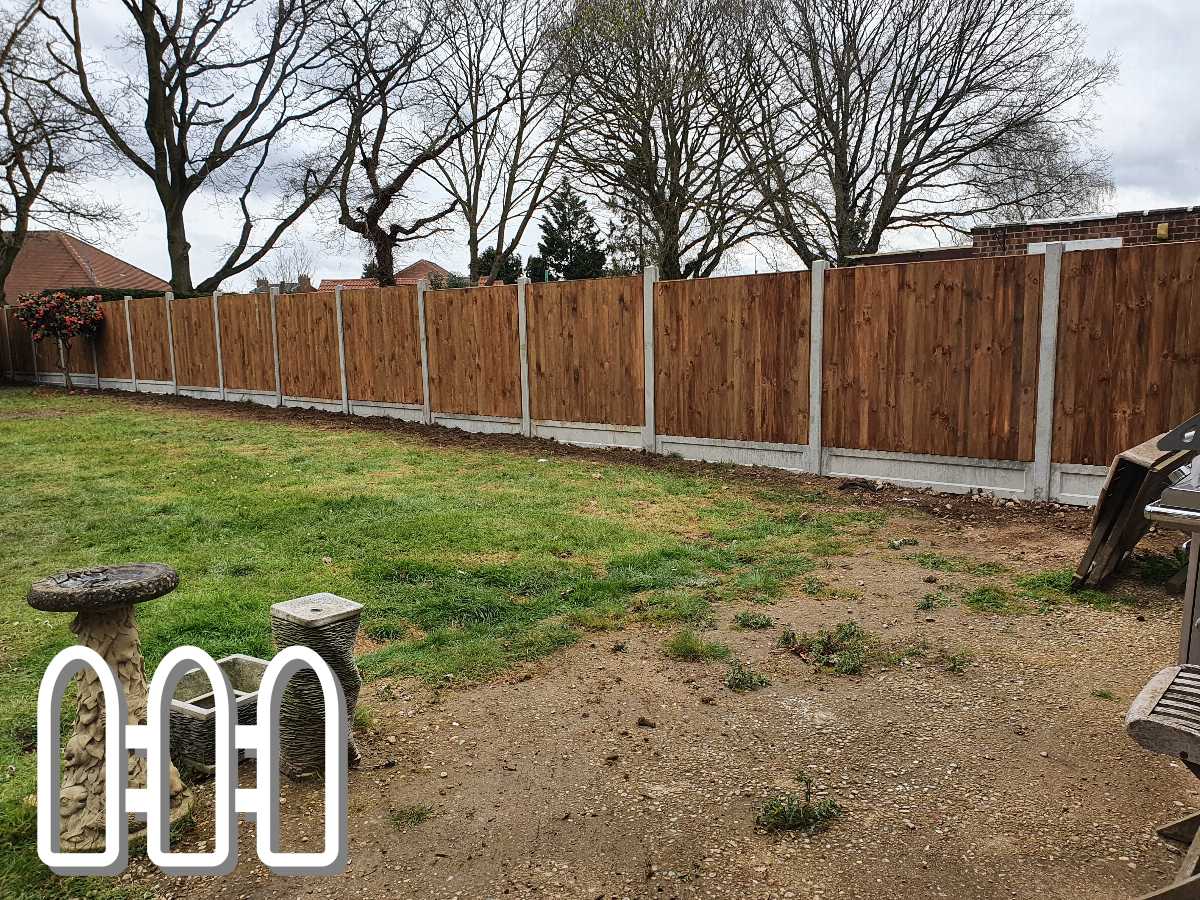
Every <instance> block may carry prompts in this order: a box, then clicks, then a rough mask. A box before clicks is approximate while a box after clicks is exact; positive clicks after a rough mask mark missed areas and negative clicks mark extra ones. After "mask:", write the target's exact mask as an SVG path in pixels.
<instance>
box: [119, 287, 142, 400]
mask: <svg viewBox="0 0 1200 900" xmlns="http://www.w3.org/2000/svg"><path fill="white" fill-rule="evenodd" d="M132 302H133V298H132V297H130V296H129V295H128V294H126V295H125V299H124V300H122V301H121V306H122V307H123V308H124V310H125V350H126V352H127V353H128V354H129V384H130V385H131V386H132V388H133V389H134V390H135V391H136V390H137V389H138V377H137V364H136V363H135V362H134V361H133V316H131V315H130V314H129V304H130V303H132Z"/></svg>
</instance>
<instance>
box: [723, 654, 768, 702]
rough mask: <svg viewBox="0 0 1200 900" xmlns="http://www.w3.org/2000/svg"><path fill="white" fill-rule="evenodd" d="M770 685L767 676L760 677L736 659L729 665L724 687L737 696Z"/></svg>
mask: <svg viewBox="0 0 1200 900" xmlns="http://www.w3.org/2000/svg"><path fill="white" fill-rule="evenodd" d="M770 683H771V682H770V680H769V679H768V678H767V676H765V675H760V674H759V673H758V672H755V671H754V670H753V669H751V668H750V667H749V666H747V665H746V664H745V663H743V662H741V661H740V660H737V659H735V660H734V661H733V662H731V663H730V664H729V674H728V675H726V676H725V686H726V687H727V688H729V689H730V690H731V691H734V692H735V693H738V694H742V693H745V692H746V691H757V690H758V689H759V688H763V687H766V686H767V685H769V684H770Z"/></svg>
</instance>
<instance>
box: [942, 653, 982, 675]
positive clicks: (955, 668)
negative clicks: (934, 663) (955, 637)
mask: <svg viewBox="0 0 1200 900" xmlns="http://www.w3.org/2000/svg"><path fill="white" fill-rule="evenodd" d="M942 661H943V662H944V663H945V665H946V671H947V672H950V673H951V674H953V675H961V674H963V672H965V671H967V668H968V667H969V666H970V665H971V663H972V662H974V661H975V656H974V654H972V653H971V651H970V650H965V649H964V650H955V651H954V652H953V653H946V654H944V655H943V657H942Z"/></svg>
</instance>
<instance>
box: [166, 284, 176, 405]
mask: <svg viewBox="0 0 1200 900" xmlns="http://www.w3.org/2000/svg"><path fill="white" fill-rule="evenodd" d="M174 302H175V294H174V293H172V292H171V291H165V292H164V293H163V312H164V313H165V314H166V317H167V353H168V354H169V355H170V357H171V393H172V394H176V395H178V394H179V376H178V375H176V374H175V311H174V310H173V309H172V308H171V307H172V304H174Z"/></svg>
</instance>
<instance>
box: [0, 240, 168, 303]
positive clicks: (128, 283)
mask: <svg viewBox="0 0 1200 900" xmlns="http://www.w3.org/2000/svg"><path fill="white" fill-rule="evenodd" d="M78 287H95V288H116V289H120V288H126V289H129V290H145V291H166V290H170V288H171V286H170V285H169V284H168V283H167V282H165V281H163V280H162V279H161V278H159V277H157V276H155V275H151V274H150V273H149V272H147V271H145V270H143V269H139V268H138V267H137V266H135V265H131V264H130V263H127V262H125V261H124V260H123V259H117V257H115V256H113V255H112V254H111V253H105V252H104V251H103V250H101V249H100V248H99V247H93V246H92V245H91V244H89V243H86V242H85V241H81V240H79V238H76V237H72V236H71V235H69V234H64V233H63V232H61V231H31V232H29V234H28V235H27V236H26V238H25V243H24V245H23V246H22V247H21V251H20V252H19V253H18V254H17V258H16V261H15V262H14V263H13V267H12V271H11V272H9V273H8V278H7V279H5V281H4V300H5V302H6V303H16V302H17V300H18V298H20V297H21V296H22V295H24V294H38V293H41V292H42V291H45V290H53V289H57V288H78Z"/></svg>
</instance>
